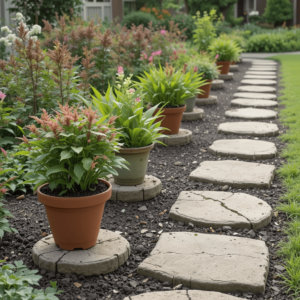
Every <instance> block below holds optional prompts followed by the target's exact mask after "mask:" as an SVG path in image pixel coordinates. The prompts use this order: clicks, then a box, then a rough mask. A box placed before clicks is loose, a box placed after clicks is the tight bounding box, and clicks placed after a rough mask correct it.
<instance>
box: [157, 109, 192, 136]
mask: <svg viewBox="0 0 300 300" xmlns="http://www.w3.org/2000/svg"><path fill="white" fill-rule="evenodd" d="M185 110H186V105H184V106H182V107H174V108H163V109H162V111H163V112H162V117H161V118H158V119H157V120H158V121H160V120H162V122H161V125H160V126H161V127H165V128H168V129H170V130H163V131H162V132H161V133H163V134H168V135H171V134H177V133H178V132H179V128H180V124H181V120H182V115H183V112H185ZM157 112H158V109H157V110H155V112H154V115H155V114H156V113H157Z"/></svg>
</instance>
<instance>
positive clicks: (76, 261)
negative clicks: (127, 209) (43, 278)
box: [32, 229, 130, 276]
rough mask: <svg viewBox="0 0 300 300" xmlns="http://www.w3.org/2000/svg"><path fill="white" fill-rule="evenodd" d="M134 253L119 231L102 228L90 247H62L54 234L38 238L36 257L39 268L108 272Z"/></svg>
mask: <svg viewBox="0 0 300 300" xmlns="http://www.w3.org/2000/svg"><path fill="white" fill-rule="evenodd" d="M129 255H130V244H129V243H128V241H127V240H126V239H125V238H123V237H122V236H120V235H119V234H117V233H115V232H112V231H109V230H105V229H101V230H100V231H99V235H98V238H97V243H96V245H95V246H94V247H92V248H89V249H87V250H73V251H67V250H61V249H60V248H59V247H58V246H56V244H55V242H54V239H53V237H52V235H49V236H47V237H45V238H43V239H41V240H40V241H38V242H37V243H36V244H35V245H34V247H33V249H32V258H33V261H34V263H35V265H37V266H38V267H39V268H41V269H46V270H48V271H50V272H59V273H62V274H79V275H84V276H92V275H100V274H107V273H111V272H113V271H115V270H117V269H118V268H119V267H120V266H121V265H123V264H124V263H125V262H126V261H127V259H128V257H129Z"/></svg>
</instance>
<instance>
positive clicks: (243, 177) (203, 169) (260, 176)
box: [189, 160, 275, 189]
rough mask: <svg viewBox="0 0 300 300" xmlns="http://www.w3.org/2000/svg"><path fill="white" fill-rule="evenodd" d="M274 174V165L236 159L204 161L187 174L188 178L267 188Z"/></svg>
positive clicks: (220, 183)
mask: <svg viewBox="0 0 300 300" xmlns="http://www.w3.org/2000/svg"><path fill="white" fill-rule="evenodd" d="M274 176H275V166H273V165H265V164H259V163H249V162H242V161H236V160H220V161H204V162H202V163H201V164H200V166H199V167H198V168H197V169H195V170H194V171H193V172H192V173H191V174H190V176H189V180H196V181H201V182H208V183H213V184H216V185H226V184H227V185H229V186H232V187H237V188H244V189H247V188H252V187H256V188H269V187H270V185H271V183H272V181H273V178H274Z"/></svg>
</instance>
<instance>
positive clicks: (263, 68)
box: [249, 66, 277, 72]
mask: <svg viewBox="0 0 300 300" xmlns="http://www.w3.org/2000/svg"><path fill="white" fill-rule="evenodd" d="M249 71H263V72H276V71H277V68H276V67H268V66H262V67H251V68H249Z"/></svg>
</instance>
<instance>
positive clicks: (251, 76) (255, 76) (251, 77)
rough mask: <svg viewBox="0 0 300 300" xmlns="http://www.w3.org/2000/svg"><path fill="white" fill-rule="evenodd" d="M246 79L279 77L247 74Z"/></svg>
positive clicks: (275, 77)
mask: <svg viewBox="0 0 300 300" xmlns="http://www.w3.org/2000/svg"><path fill="white" fill-rule="evenodd" d="M244 78H245V79H264V80H273V79H277V76H276V75H245V76H244Z"/></svg>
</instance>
